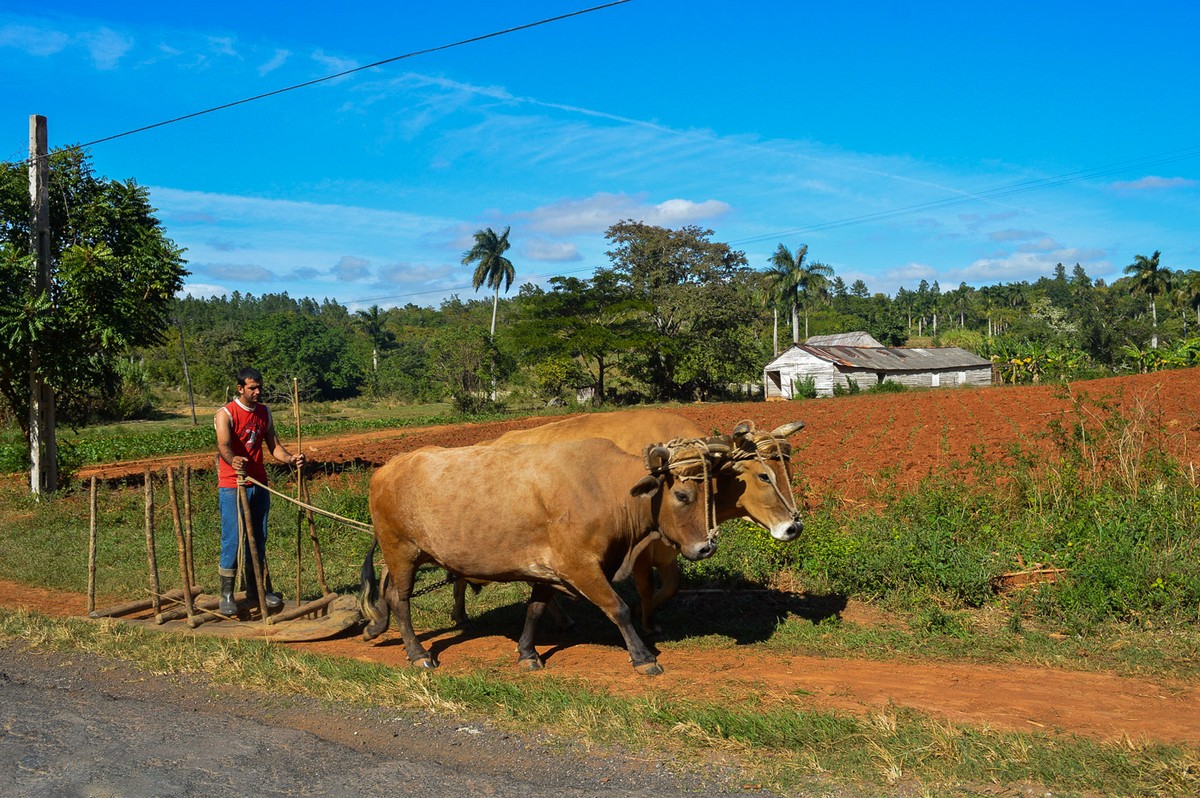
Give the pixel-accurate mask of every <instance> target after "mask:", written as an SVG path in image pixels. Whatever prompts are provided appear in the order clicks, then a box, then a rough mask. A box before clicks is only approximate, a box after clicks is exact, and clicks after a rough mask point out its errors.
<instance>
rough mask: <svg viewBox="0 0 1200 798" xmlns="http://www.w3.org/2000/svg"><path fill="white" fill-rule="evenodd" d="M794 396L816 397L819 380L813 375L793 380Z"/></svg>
mask: <svg viewBox="0 0 1200 798" xmlns="http://www.w3.org/2000/svg"><path fill="white" fill-rule="evenodd" d="M792 398H793V399H816V398H817V381H816V380H815V379H814V378H813V377H805V378H804V379H802V380H792Z"/></svg>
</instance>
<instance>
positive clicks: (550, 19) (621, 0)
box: [78, 0, 632, 148]
mask: <svg viewBox="0 0 1200 798" xmlns="http://www.w3.org/2000/svg"><path fill="white" fill-rule="evenodd" d="M629 2H632V0H613V2H610V3H604V4H603V5H598V6H592V7H591V8H584V9H581V10H579V11H572V12H570V13H567V14H560V15H558V16H556V17H548V18H546V19H542V20H538V21H537V22H528V23H526V24H524V25H517V26H515V27H512V28H505V29H504V30H498V31H494V32H492V33H485V34H483V35H481V36H472V37H471V38H469V39H462V40H460V41H457V42H451V43H450V44H442V45H438V46H437V47H428V48H426V49H424V50H414V51H413V52H411V53H405V54H404V55H397V56H393V57H391V58H385V59H383V60H382V61H375V62H374V63H371V64H367V65H365V66H360V67H354V68H353V69H347V70H343V71H342V72H338V73H336V74H333V75H326V76H325V77H323V78H316V79H314V80H307V81H305V82H303V83H297V84H295V85H294V86H287V87H285V88H282V89H275V90H274V91H268V92H264V93H263V94H256V95H254V96H253V97H246V98H244V99H241V100H235V101H233V102H229V103H224V104H222V105H217V106H213V107H212V108H206V109H204V110H203V111H195V112H193V113H190V114H184V115H183V116H177V117H175V118H174V119H167V120H165V121H162V122H155V123H154V124H152V125H143V126H142V127H138V128H134V129H133V130H127V131H125V132H124V133H117V134H114V135H112V136H105V137H104V138H99V139H94V140H92V141H89V142H86V143H84V144H80V145H78V146H79V147H81V148H83V147H92V146H94V145H96V144H103V143H104V142H106V141H112V140H113V139H119V138H123V137H125V136H132V135H133V134H135V133H144V132H145V131H147V130H154V129H155V128H160V127H164V126H166V125H173V124H175V123H176V122H182V121H184V120H187V119H195V118H196V117H198V116H204V115H205V114H211V113H214V112H216V111H223V110H225V109H226V108H233V107H235V106H238V105H245V104H246V103H252V102H255V101H257V100H263V99H266V98H267V97H274V96H276V95H279V94H284V93H286V92H289V91H295V90H296V89H303V88H307V87H309V86H315V85H317V84H318V83H325V82H326V81H330V80H336V79H337V78H343V77H345V76H346V75H353V74H354V73H355V72H362V71H363V70H367V69H374V68H375V67H380V66H385V65H387V64H393V63H395V62H397V61H403V60H405V59H407V58H416V57H417V56H420V55H429V54H430V53H436V52H440V51H442V50H450V49H452V48H455V47H462V46H463V45H467V44H475V43H476V42H482V41H485V40H487V39H494V38H496V37H497V36H505V35H507V34H510V33H517V32H519V31H523V30H529V29H530V28H536V27H539V26H541V25H549V24H550V23H552V22H561V21H563V20H564V19H571V18H572V17H578V16H582V15H584V14H590V13H592V12H594V11H603V10H604V9H606V8H612V7H613V6H619V5H624V4H625V3H629Z"/></svg>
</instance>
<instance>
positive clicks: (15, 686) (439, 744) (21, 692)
mask: <svg viewBox="0 0 1200 798" xmlns="http://www.w3.org/2000/svg"><path fill="white" fill-rule="evenodd" d="M412 794H420V795H422V796H428V797H429V798H467V796H470V798H478V796H487V795H501V796H508V795H519V796H522V798H542V796H545V797H546V798H550V797H551V796H554V798H573V797H574V796H600V795H604V796H647V798H649V797H650V796H653V798H672V797H673V796H685V795H690V796H695V795H723V794H737V795H743V796H747V795H748V796H765V795H769V793H765V792H762V791H760V790H757V789H746V785H744V783H742V781H741V780H739V779H738V778H737V776H736V774H734V773H731V772H729V771H724V772H720V773H717V772H713V773H708V774H702V775H701V776H695V775H686V774H676V773H672V772H671V770H670V769H669V768H668V767H667V766H666V765H665V764H664V763H661V762H659V763H656V762H653V761H646V760H643V759H641V758H638V757H636V756H633V755H630V754H628V753H605V754H603V755H601V754H597V753H586V752H583V751H582V750H581V749H579V748H577V747H575V746H573V745H571V744H570V743H567V742H565V741H562V740H549V739H538V738H534V739H524V738H521V737H518V736H515V735H512V734H508V733H505V732H503V731H501V730H497V729H493V728H490V727H489V726H488V725H487V724H483V723H480V722H479V721H471V722H466V721H456V720H454V719H447V718H444V717H442V716H432V715H425V714H421V713H414V712H405V713H404V714H400V715H398V714H397V713H396V712H395V711H388V710H378V709H369V710H364V709H362V708H358V707H353V706H346V705H336V704H325V703H318V702H315V701H312V700H309V699H302V698H296V697H294V696H271V695H267V694H263V693H258V692H253V691H248V690H243V689H234V688H229V687H227V686H224V685H221V684H220V682H219V680H218V679H217V678H212V677H209V678H205V677H196V676H192V675H179V674H163V675H155V674H149V673H146V672H143V671H140V670H138V669H136V668H134V667H131V666H129V665H127V664H125V663H122V662H118V661H113V660H108V659H104V658H100V657H95V656H91V655H87V654H80V653H70V654H63V653H43V652H41V651H35V650H31V649H28V648H27V647H25V646H24V645H23V644H22V643H21V642H19V641H18V642H9V643H0V795H3V796H6V797H7V798H25V797H26V796H29V798H33V797H34V796H36V797H37V798H48V797H57V796H64V797H65V796H94V797H96V798H99V797H100V796H128V797H130V798H141V797H142V796H171V797H172V798H180V797H181V796H197V798H217V797H218V796H249V795H254V796H344V795H355V796H363V797H364V798H371V797H372V796H380V797H381V798H382V796H388V798H395V796H397V795H401V796H402V795H412Z"/></svg>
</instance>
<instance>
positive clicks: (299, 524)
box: [292, 377, 304, 606]
mask: <svg viewBox="0 0 1200 798" xmlns="http://www.w3.org/2000/svg"><path fill="white" fill-rule="evenodd" d="M292 410H293V412H294V414H295V416H296V454H303V453H304V444H303V439H302V438H301V437H300V380H299V379H297V378H296V377H292ZM303 495H304V469H303V468H298V469H296V501H297V502H299V501H300V497H301V496H303ZM303 524H304V511H303V510H302V509H301V508H300V507H297V508H296V606H300V602H301V593H300V572H301V570H302V569H303V564H302V562H301V556H300V540H301V537H302V532H301V530H302V528H303Z"/></svg>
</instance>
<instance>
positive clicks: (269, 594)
mask: <svg viewBox="0 0 1200 798" xmlns="http://www.w3.org/2000/svg"><path fill="white" fill-rule="evenodd" d="M266 598H267V609H269V610H277V609H279V608H280V607H282V606H283V596H281V595H279V594H278V593H276V592H275V589H274V588H273V587H271V575H270V574H267V591H266Z"/></svg>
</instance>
